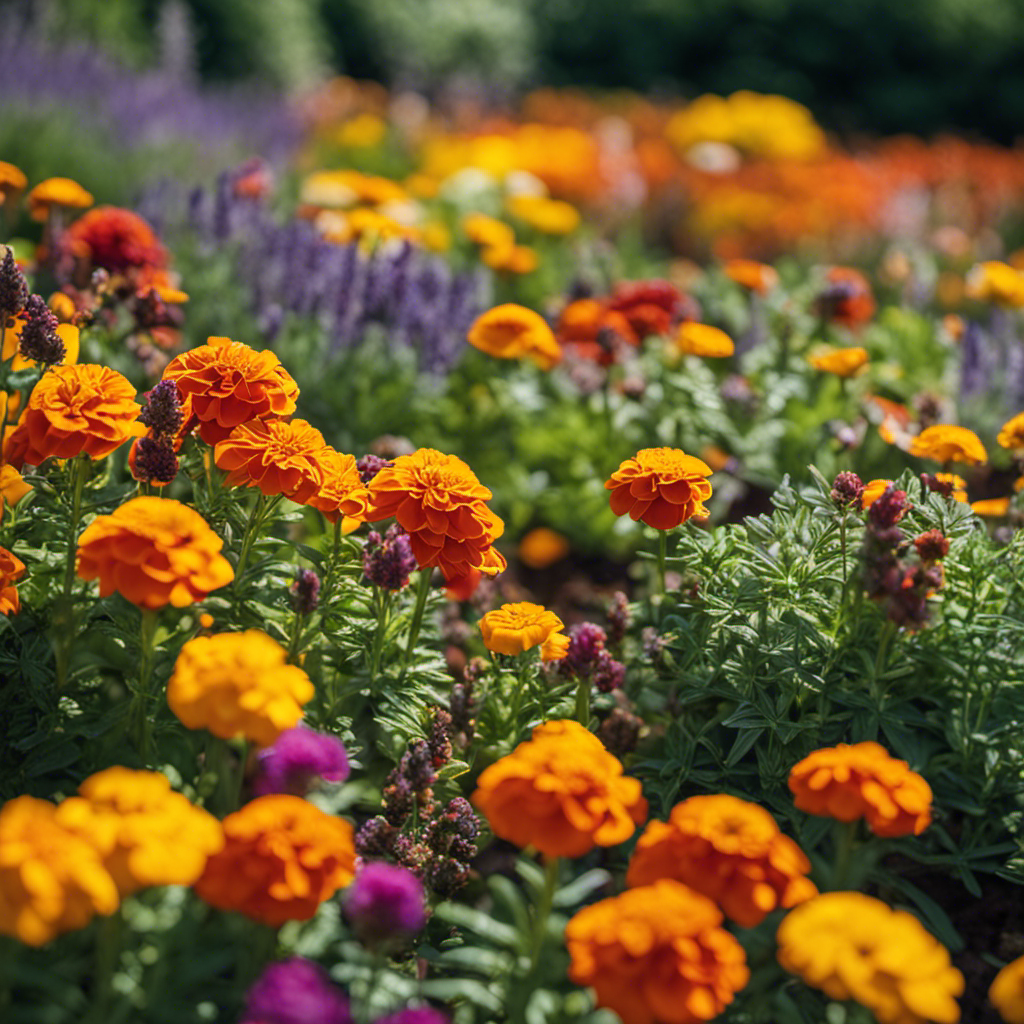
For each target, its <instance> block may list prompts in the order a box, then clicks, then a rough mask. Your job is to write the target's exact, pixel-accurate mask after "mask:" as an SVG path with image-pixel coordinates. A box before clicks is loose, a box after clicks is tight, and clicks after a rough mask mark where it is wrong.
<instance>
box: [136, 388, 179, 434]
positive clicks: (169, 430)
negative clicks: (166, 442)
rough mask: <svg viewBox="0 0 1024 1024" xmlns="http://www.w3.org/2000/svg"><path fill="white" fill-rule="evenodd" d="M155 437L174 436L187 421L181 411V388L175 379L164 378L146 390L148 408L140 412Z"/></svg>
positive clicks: (140, 418)
mask: <svg viewBox="0 0 1024 1024" xmlns="http://www.w3.org/2000/svg"><path fill="white" fill-rule="evenodd" d="M139 422H140V423H144V424H145V425H146V426H147V427H149V429H150V430H151V431H152V432H153V435H154V436H155V437H168V438H170V437H174V436H175V435H176V434H177V433H178V431H179V430H181V425H182V424H183V423H184V422H185V414H184V413H183V412H182V411H181V389H180V388H179V387H178V385H177V384H176V383H175V382H174V381H173V380H162V381H160V383H159V384H157V386H156V387H155V388H153V390H152V391H147V392H146V408H145V409H143V410H142V412H140V413H139Z"/></svg>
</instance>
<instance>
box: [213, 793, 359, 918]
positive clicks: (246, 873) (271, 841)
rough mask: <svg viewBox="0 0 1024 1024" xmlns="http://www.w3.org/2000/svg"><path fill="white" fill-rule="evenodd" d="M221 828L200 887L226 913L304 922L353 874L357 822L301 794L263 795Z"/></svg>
mask: <svg viewBox="0 0 1024 1024" xmlns="http://www.w3.org/2000/svg"><path fill="white" fill-rule="evenodd" d="M223 826H224V838H225V845H224V849H223V850H222V851H221V852H220V853H217V854H214V855H213V856H212V857H211V858H210V859H209V861H207V864H206V870H205V871H204V872H203V875H202V877H201V878H200V879H199V881H198V882H196V884H195V891H196V893H197V895H198V896H199V897H200V898H202V899H204V900H206V902H207V903H209V904H211V905H212V906H214V907H218V908H219V909H221V910H234V911H237V912H238V913H240V914H245V915H246V916H247V917H251V918H252V919H253V920H255V921H260V922H261V923H263V924H266V925H270V926H271V927H272V928H276V927H279V926H280V925H282V924H284V923H285V922H286V921H306V920H308V919H309V918H311V917H312V916H313V915H314V914H315V913H316V910H317V907H319V906H320V904H321V903H323V901H324V900H326V899H329V898H330V897H331V896H333V895H334V893H336V892H337V891H338V890H339V889H341V888H343V887H344V886H346V885H348V883H349V882H351V881H352V878H353V876H354V874H355V863H356V852H355V844H354V842H353V836H352V826H351V825H349V823H348V822H347V821H343V820H342V819H341V818H335V817H332V816H331V815H329V814H325V813H324V812H323V811H321V810H320V809H319V808H318V807H315V806H314V805H313V804H311V803H309V802H308V801H307V800H303V799H301V798H300V797H297V796H289V795H286V794H275V795H273V796H261V797H257V798H256V799H255V800H252V801H251V802H250V803H247V804H246V805H245V806H244V807H243V808H242V809H241V810H240V811H236V812H235V813H234V814H229V815H228V816H227V817H226V818H225V819H224V821H223Z"/></svg>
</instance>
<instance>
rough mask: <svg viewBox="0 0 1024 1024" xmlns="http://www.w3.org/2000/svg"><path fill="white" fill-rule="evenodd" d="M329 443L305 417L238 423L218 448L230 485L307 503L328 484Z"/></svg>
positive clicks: (217, 457) (216, 456) (218, 459)
mask: <svg viewBox="0 0 1024 1024" xmlns="http://www.w3.org/2000/svg"><path fill="white" fill-rule="evenodd" d="M326 449H327V442H326V441H324V437H323V434H321V433H320V431H319V430H317V429H316V428H315V427H311V426H310V425H309V424H308V423H307V422H306V421H305V420H288V421H285V420H253V421H252V422H251V423H243V424H241V426H237V427H235V429H234V430H232V431H231V434H230V435H229V436H228V437H227V438H226V439H225V440H224V441H218V442H217V445H216V447H215V448H214V450H213V458H214V461H215V462H216V463H217V465H218V466H219V467H220V468H221V469H225V470H227V471H228V476H227V480H226V481H225V482H226V483H227V484H228V486H229V487H258V488H259V489H260V491H261V492H262V493H263V494H265V495H267V497H270V496H272V495H274V494H283V495H284V496H285V497H287V498H291V500H292V501H294V502H296V503H297V504H299V505H304V504H306V502H308V501H309V499H310V498H312V497H313V495H314V494H316V493H317V492H318V491H319V490H320V488H321V487H322V486H323V480H324V471H323V465H322V463H321V461H320V460H321V458H322V457H323V456H324V454H325V453H326Z"/></svg>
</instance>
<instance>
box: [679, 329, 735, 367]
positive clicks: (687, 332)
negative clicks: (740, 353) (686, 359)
mask: <svg viewBox="0 0 1024 1024" xmlns="http://www.w3.org/2000/svg"><path fill="white" fill-rule="evenodd" d="M676 348H677V349H679V351H680V352H682V353H683V354H684V355H688V356H704V357H705V358H710V359H724V358H726V357H727V356H731V355H732V354H733V353H734V352H735V351H736V346H735V345H734V344H733V342H732V338H730V337H729V335H728V334H726V333H725V331H722V330H719V329H718V328H717V327H712V326H711V325H710V324H698V323H696V322H695V321H693V320H684V321H683V323H681V324H680V325H679V329H678V330H677V331H676Z"/></svg>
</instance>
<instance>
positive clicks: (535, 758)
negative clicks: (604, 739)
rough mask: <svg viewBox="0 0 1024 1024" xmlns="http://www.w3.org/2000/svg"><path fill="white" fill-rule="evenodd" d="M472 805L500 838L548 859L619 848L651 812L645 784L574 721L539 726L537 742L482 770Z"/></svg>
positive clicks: (534, 737)
mask: <svg viewBox="0 0 1024 1024" xmlns="http://www.w3.org/2000/svg"><path fill="white" fill-rule="evenodd" d="M473 803H475V804H476V805H477V807H479V808H480V810H481V811H483V813H484V814H485V815H486V816H487V820H488V821H489V822H490V824H491V828H492V829H493V830H494V834H495V835H497V836H500V837H501V838H502V839H508V840H509V841H510V842H513V843H515V844H516V846H519V847H526V846H533V847H535V848H536V849H537V850H539V851H540V852H541V853H543V854H546V855H547V856H549V857H580V856H582V855H583V854H585V853H587V852H588V851H589V850H592V849H593V848H594V846H616V845H617V844H618V843H623V842H625V841H626V840H627V839H628V838H629V837H630V836H631V835H632V834H633V832H634V831H635V830H636V826H637V825H639V824H641V823H642V822H643V821H644V819H645V818H646V817H647V801H646V800H645V799H644V798H643V796H642V795H641V787H640V782H639V781H638V780H637V779H630V778H626V777H625V776H624V775H623V774H622V765H621V764H620V763H619V761H617V760H616V759H615V758H614V757H612V755H611V754H609V753H608V751H607V750H605V748H604V746H603V745H602V743H601V741H600V740H599V739H598V738H597V737H596V736H595V735H594V734H593V733H591V732H589V731H588V730H586V729H584V728H583V726H582V725H580V724H579V723H578V722H573V721H554V722H545V723H544V724H543V725H538V726H537V728H536V729H534V730H533V737H532V739H529V740H526V741H525V742H523V743H520V744H519V746H518V747H516V748H515V750H513V751H512V753H511V754H509V755H508V756H506V757H503V758H501V759H500V760H499V761H496V762H495V763H494V764H492V765H491V766H490V767H489V768H486V769H485V770H484V771H483V773H482V774H481V775H480V778H479V780H478V781H477V790H476V792H475V793H474V794H473Z"/></svg>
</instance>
